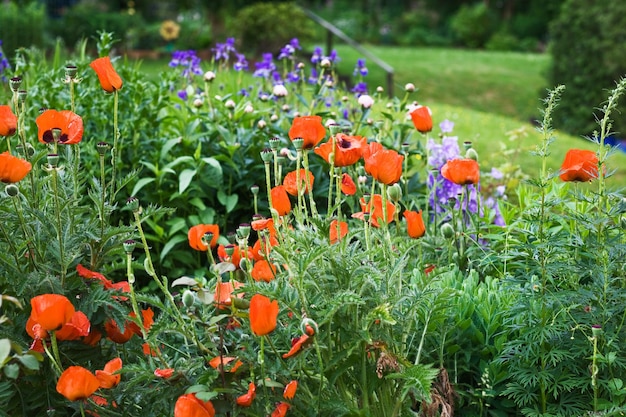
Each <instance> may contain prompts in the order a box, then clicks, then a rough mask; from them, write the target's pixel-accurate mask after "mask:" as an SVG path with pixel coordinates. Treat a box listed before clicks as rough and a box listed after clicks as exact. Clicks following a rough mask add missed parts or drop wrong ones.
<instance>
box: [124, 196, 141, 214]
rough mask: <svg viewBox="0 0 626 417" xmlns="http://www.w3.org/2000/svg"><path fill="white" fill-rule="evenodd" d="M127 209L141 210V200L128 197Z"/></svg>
mask: <svg viewBox="0 0 626 417" xmlns="http://www.w3.org/2000/svg"><path fill="white" fill-rule="evenodd" d="M126 208H128V209H129V210H132V211H137V210H138V209H139V199H138V198H137V197H128V199H127V200H126Z"/></svg>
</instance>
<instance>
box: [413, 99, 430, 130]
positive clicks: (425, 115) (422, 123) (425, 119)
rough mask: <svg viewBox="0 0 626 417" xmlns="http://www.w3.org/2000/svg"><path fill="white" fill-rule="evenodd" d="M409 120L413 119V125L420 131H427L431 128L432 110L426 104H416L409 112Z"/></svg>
mask: <svg viewBox="0 0 626 417" xmlns="http://www.w3.org/2000/svg"><path fill="white" fill-rule="evenodd" d="M411 120H413V125H415V128H416V129H417V131H418V132H420V133H427V132H430V131H431V130H433V118H432V112H431V111H430V109H429V108H428V107H426V106H417V107H416V108H415V109H414V110H413V111H412V112H411Z"/></svg>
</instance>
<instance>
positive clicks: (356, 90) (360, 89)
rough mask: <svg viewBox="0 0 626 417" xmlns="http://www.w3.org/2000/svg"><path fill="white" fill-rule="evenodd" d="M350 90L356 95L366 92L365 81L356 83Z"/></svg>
mask: <svg viewBox="0 0 626 417" xmlns="http://www.w3.org/2000/svg"><path fill="white" fill-rule="evenodd" d="M351 91H352V92H353V93H355V94H356V95H357V96H360V95H361V94H367V83H364V82H360V83H357V84H356V85H355V86H354V87H352V90H351Z"/></svg>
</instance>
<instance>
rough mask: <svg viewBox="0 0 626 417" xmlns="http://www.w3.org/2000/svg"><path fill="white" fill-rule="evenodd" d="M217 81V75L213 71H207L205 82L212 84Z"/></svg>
mask: <svg viewBox="0 0 626 417" xmlns="http://www.w3.org/2000/svg"><path fill="white" fill-rule="evenodd" d="M214 79H215V73H214V72H213V71H207V72H205V73H204V81H206V82H211V81H213V80H214Z"/></svg>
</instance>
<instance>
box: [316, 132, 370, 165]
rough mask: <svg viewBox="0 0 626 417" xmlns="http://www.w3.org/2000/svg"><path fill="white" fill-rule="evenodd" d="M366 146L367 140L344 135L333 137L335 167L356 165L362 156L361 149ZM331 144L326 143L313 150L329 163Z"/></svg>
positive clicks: (338, 134)
mask: <svg viewBox="0 0 626 417" xmlns="http://www.w3.org/2000/svg"><path fill="white" fill-rule="evenodd" d="M366 145H367V138H364V137H361V136H348V135H346V134H344V133H337V135H335V149H334V152H335V162H334V164H335V166H336V167H347V166H350V165H354V164H356V163H357V161H358V160H359V159H361V156H362V149H363V148H364V147H365V146H366ZM332 147H333V143H332V141H328V142H326V143H323V144H321V145H320V146H318V147H317V148H315V151H314V152H315V153H316V154H318V155H319V156H321V157H322V158H324V160H325V161H326V162H328V163H330V154H331V153H332V152H333V149H332Z"/></svg>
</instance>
